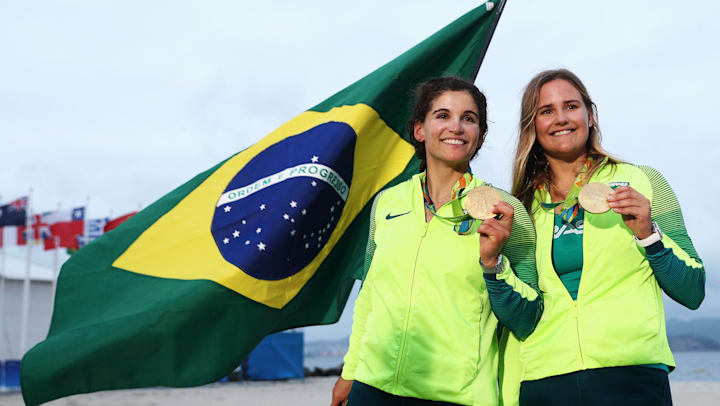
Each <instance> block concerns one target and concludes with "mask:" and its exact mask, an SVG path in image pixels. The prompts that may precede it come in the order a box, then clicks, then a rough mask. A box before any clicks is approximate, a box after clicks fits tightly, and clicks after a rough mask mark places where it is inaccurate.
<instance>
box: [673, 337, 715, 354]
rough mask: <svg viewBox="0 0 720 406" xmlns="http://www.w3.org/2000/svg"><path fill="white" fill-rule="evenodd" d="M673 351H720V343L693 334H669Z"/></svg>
mask: <svg viewBox="0 0 720 406" xmlns="http://www.w3.org/2000/svg"><path fill="white" fill-rule="evenodd" d="M668 341H669V342H670V349H672V350H673V351H720V343H718V342H717V341H715V340H711V339H709V338H705V337H698V336H692V335H679V336H669V337H668Z"/></svg>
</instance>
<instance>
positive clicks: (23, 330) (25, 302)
mask: <svg viewBox="0 0 720 406" xmlns="http://www.w3.org/2000/svg"><path fill="white" fill-rule="evenodd" d="M32 192H33V190H32V188H30V192H29V193H28V200H27V218H26V219H25V233H27V235H26V237H25V243H26V244H27V257H26V261H27V262H26V264H25V279H24V280H23V296H22V316H21V317H22V318H21V325H20V354H18V355H19V357H22V355H23V354H25V350H26V349H27V339H28V321H29V320H28V319H29V315H30V263H31V260H32V246H33V230H32V224H31V219H32V216H33V211H32ZM28 230H29V231H30V232H29V233H28Z"/></svg>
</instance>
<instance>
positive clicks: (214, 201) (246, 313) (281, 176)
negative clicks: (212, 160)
mask: <svg viewBox="0 0 720 406" xmlns="http://www.w3.org/2000/svg"><path fill="white" fill-rule="evenodd" d="M502 6H503V3H502V2H501V1H489V2H486V3H484V4H482V5H481V6H479V7H477V8H476V9H474V10H472V11H470V12H469V13H467V14H465V15H464V16H462V17H460V18H459V19H458V20H456V21H455V22H453V23H452V24H450V25H448V26H447V27H445V28H444V29H442V30H440V31H439V32H437V33H435V34H434V35H433V36H431V37H430V38H428V39H426V40H425V41H423V42H421V43H420V44H418V45H416V46H415V47H413V48H412V49H410V50H409V51H407V52H405V53H404V54H402V55H401V56H399V57H398V58H396V59H394V60H393V61H391V62H389V63H388V64H386V65H384V66H382V67H381V68H379V69H377V70H376V71H374V72H372V73H370V74H369V75H368V76H366V77H364V78H363V79H361V80H359V81H357V82H356V83H354V84H352V85H350V86H349V87H347V88H346V89H344V90H342V91H340V92H339V93H337V94H335V95H333V96H332V97H330V98H329V99H327V100H325V101H324V102H322V103H320V104H319V105H317V106H315V107H313V108H311V109H309V110H308V111H306V112H304V113H302V114H300V115H299V116H297V117H295V118H294V119H292V120H290V121H289V122H287V123H286V124H284V125H282V126H281V127H280V128H278V129H277V130H275V131H273V132H272V133H270V134H268V135H267V136H266V137H265V138H263V139H262V140H260V141H259V142H258V143H257V144H255V145H253V146H252V147H250V148H248V149H246V150H244V151H241V152H239V153H237V154H235V155H233V156H231V157H230V158H228V159H227V160H225V161H223V162H220V163H219V164H217V165H216V166H215V167H213V168H210V169H209V170H207V171H205V172H203V173H201V174H199V175H197V176H195V177H194V178H193V179H191V180H190V181H188V182H187V183H185V184H184V185H182V186H180V187H178V188H177V189H175V190H173V191H172V192H170V193H168V194H167V195H165V196H164V197H162V198H161V199H160V200H158V201H156V202H155V203H153V204H152V205H150V206H149V207H147V208H146V209H144V210H142V211H141V212H139V213H138V214H136V215H135V216H133V217H132V218H130V219H129V220H128V221H126V222H125V223H123V224H122V225H121V226H120V227H118V228H117V229H115V230H113V231H112V232H110V233H108V234H106V235H104V236H102V237H100V238H98V239H97V240H95V241H94V242H92V243H91V244H89V245H88V246H86V247H85V248H83V249H81V250H80V251H78V252H77V253H76V254H75V255H73V256H72V258H70V259H69V260H68V261H67V262H66V263H65V265H64V266H63V267H62V270H61V272H60V277H59V280H58V284H57V293H56V300H55V309H54V312H53V317H52V322H51V326H50V331H49V333H48V337H47V339H46V340H45V341H43V342H41V343H39V344H38V345H36V346H35V347H34V348H32V349H31V350H30V351H29V352H28V353H27V354H25V356H24V358H23V360H22V364H21V380H22V390H23V396H24V399H25V402H26V403H27V404H28V405H37V404H40V403H43V402H47V401H49V400H52V399H57V398H60V397H63V396H67V395H71V394H77V393H86V392H94V391H100V390H107V389H120V388H138V387H147V386H172V387H182V386H195V385H202V384H206V383H210V382H214V381H217V380H219V379H220V378H222V377H223V376H225V375H227V374H228V373H229V372H230V371H232V370H233V369H234V368H235V367H236V366H237V365H239V363H240V361H241V360H242V359H243V358H244V357H245V356H246V355H247V354H248V353H249V352H250V351H251V350H252V349H253V348H254V347H255V346H256V345H257V344H258V343H259V342H260V340H261V339H262V338H263V337H265V336H266V335H268V334H270V333H273V332H277V331H281V330H285V329H289V328H294V327H301V326H308V325H313V324H329V323H334V322H336V321H337V320H338V318H339V317H340V314H341V313H342V310H343V308H344V306H345V302H346V300H347V297H348V295H349V293H350V290H351V287H352V285H353V283H354V281H355V280H356V279H360V278H361V277H362V269H363V266H362V265H363V264H362V262H363V258H364V250H365V244H366V241H367V232H368V225H369V206H370V204H369V202H371V200H372V198H373V197H374V196H375V195H376V194H377V193H378V192H379V191H380V190H382V189H384V188H387V187H389V186H392V185H395V184H397V183H398V182H401V181H403V180H405V179H407V178H408V177H409V176H411V175H412V174H414V173H416V172H417V171H418V161H417V160H416V159H414V157H413V153H414V152H413V151H414V150H413V147H412V146H411V145H410V143H409V142H408V135H407V134H405V133H404V131H403V127H404V123H405V122H406V120H407V119H408V117H409V116H410V113H411V111H410V110H411V108H412V101H411V90H412V89H413V88H414V87H415V86H416V85H417V84H418V83H419V82H421V81H424V80H427V79H429V78H432V77H436V76H442V75H456V76H460V77H463V78H467V79H470V80H473V79H474V78H475V76H476V74H477V71H478V69H479V67H480V61H481V60H482V57H483V55H484V54H485V51H486V49H487V47H488V45H489V42H490V38H491V36H492V33H493V31H494V28H495V25H496V24H497V21H498V19H499V17H500V12H501V9H502Z"/></svg>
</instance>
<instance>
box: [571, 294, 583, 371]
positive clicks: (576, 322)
mask: <svg viewBox="0 0 720 406" xmlns="http://www.w3.org/2000/svg"><path fill="white" fill-rule="evenodd" d="M573 306H574V307H575V329H576V332H577V334H576V335H577V340H578V353H580V365H582V368H583V369H585V359H584V358H583V351H582V345H581V344H580V318H579V317H578V306H577V302H576V301H574V300H573Z"/></svg>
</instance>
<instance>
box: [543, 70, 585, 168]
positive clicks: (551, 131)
mask: <svg viewBox="0 0 720 406" xmlns="http://www.w3.org/2000/svg"><path fill="white" fill-rule="evenodd" d="M590 126H592V116H591V115H590V113H589V111H588V108H587V106H586V105H585V103H584V102H583V99H582V96H581V94H580V92H579V91H578V90H577V89H576V88H575V87H574V86H573V85H572V84H570V82H568V81H566V80H563V79H555V80H552V81H550V82H547V83H545V84H544V85H543V86H542V87H541V88H540V94H539V97H538V103H537V110H536V116H535V132H536V134H537V141H538V142H539V143H540V146H541V147H542V148H543V150H544V151H545V155H547V156H548V157H552V158H556V159H561V160H564V161H574V160H576V159H578V158H579V157H581V156H583V155H584V154H585V153H586V152H587V142H588V136H589V132H590Z"/></svg>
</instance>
